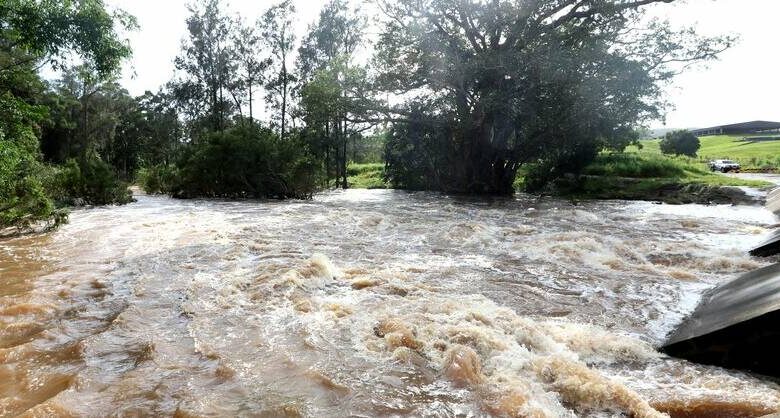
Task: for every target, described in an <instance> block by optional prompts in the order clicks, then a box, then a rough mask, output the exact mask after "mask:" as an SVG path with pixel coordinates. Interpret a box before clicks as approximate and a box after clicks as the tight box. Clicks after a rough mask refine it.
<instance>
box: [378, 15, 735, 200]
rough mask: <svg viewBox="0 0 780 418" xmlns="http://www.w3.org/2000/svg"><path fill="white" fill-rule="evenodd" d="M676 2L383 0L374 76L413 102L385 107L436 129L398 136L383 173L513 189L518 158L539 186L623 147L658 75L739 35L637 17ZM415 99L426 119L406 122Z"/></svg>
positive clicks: (479, 189)
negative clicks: (419, 136)
mask: <svg viewBox="0 0 780 418" xmlns="http://www.w3.org/2000/svg"><path fill="white" fill-rule="evenodd" d="M670 1H671V0H635V1H631V0H584V1H583V0H550V1H528V2H518V1H510V0H495V1H493V0H491V1H488V0H478V1H464V0H393V1H386V2H383V3H382V5H383V11H384V12H385V14H386V16H387V18H386V19H385V27H384V30H383V33H382V34H381V35H380V41H379V44H378V53H377V60H378V69H379V70H380V71H381V74H380V76H379V80H380V82H381V85H382V87H383V88H384V89H385V90H386V91H387V92H390V93H395V94H396V95H400V96H402V97H404V98H405V99H406V101H407V106H404V107H402V108H401V109H389V111H390V112H394V113H395V115H396V119H397V122H396V124H397V125H398V124H412V123H415V124H420V125H425V124H426V122H425V120H426V119H427V120H428V121H429V123H428V125H429V127H428V128H425V129H422V128H423V127H422V126H420V127H418V128H415V129H413V130H412V131H413V132H428V131H429V130H433V132H436V133H435V134H431V135H429V136H428V137H430V138H433V139H435V140H434V141H427V140H426V141H418V140H416V139H415V138H412V137H409V138H403V137H398V138H395V140H394V141H395V143H394V144H393V147H392V148H391V149H389V151H388V152H394V153H397V155H396V156H395V157H398V158H395V157H394V156H389V157H388V158H389V162H390V164H391V166H390V168H389V170H388V172H389V173H391V175H392V174H393V173H396V172H398V173H403V174H404V175H403V176H402V177H403V178H406V179H414V178H419V179H422V180H424V182H433V185H432V186H431V187H433V188H438V189H442V190H447V191H454V192H468V193H498V194H507V193H512V191H513V190H512V180H513V179H514V176H515V174H516V172H517V170H518V169H519V168H520V167H521V166H522V165H524V164H533V165H534V167H535V172H536V173H535V174H536V177H535V178H536V179H538V181H536V182H535V184H536V185H538V186H541V185H543V183H545V182H547V181H549V180H551V179H554V178H556V177H558V176H561V175H564V174H566V173H574V174H576V173H577V172H578V171H579V170H581V169H582V168H583V167H584V166H585V165H587V162H588V161H590V160H592V158H594V157H595V155H596V154H597V153H598V152H599V151H600V150H602V149H604V148H613V149H620V148H624V147H625V145H626V144H628V143H630V142H631V141H632V140H634V139H635V134H634V129H633V128H634V127H636V126H638V125H641V124H642V123H643V122H645V121H649V120H653V119H658V118H659V117H661V116H662V114H663V112H664V109H665V107H666V105H667V103H666V102H665V101H664V98H663V97H662V91H663V90H662V86H663V83H665V82H667V81H668V80H669V79H670V78H671V77H672V76H673V75H674V74H676V73H677V72H678V71H679V70H681V69H683V68H685V67H687V66H689V65H690V64H692V63H696V62H701V61H705V60H709V59H712V58H714V57H715V56H716V55H717V53H718V52H720V51H722V50H723V49H725V48H727V47H728V46H729V45H730V43H731V42H732V41H733V40H732V39H731V38H729V37H702V36H698V35H697V34H696V32H695V31H693V30H672V29H671V28H670V27H669V24H668V23H666V22H660V21H650V23H649V24H648V23H647V20H645V19H643V7H644V6H647V5H650V4H652V3H660V2H670ZM415 107H417V108H418V111H419V112H422V114H424V115H426V117H425V118H417V120H416V121H411V122H410V121H409V115H410V112H411V110H412V109H414V108H415ZM437 126H438V127H437ZM442 126H443V127H445V128H446V129H442ZM396 131H398V132H403V131H404V128H397V129H396ZM443 132H444V133H443ZM442 135H445V136H444V137H442ZM410 148H411V150H413V151H409V149H410ZM415 153H416V154H420V155H421V156H423V157H425V158H422V159H421V158H411V156H412V154H415ZM426 158H427V159H429V160H433V161H436V164H428V163H425V161H426ZM410 161H411V163H408V164H410V165H409V166H408V167H406V168H403V167H394V165H396V166H397V165H398V164H407V162H410ZM396 168H397V169H398V170H396ZM406 169H411V170H412V171H413V173H405V170H406ZM412 174H413V175H412ZM412 183H413V182H412ZM426 187H427V186H426Z"/></svg>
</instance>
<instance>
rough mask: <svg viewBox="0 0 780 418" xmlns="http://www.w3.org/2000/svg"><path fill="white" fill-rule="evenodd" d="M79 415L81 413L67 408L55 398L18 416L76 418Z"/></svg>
mask: <svg viewBox="0 0 780 418" xmlns="http://www.w3.org/2000/svg"><path fill="white" fill-rule="evenodd" d="M55 399H56V398H55ZM78 416H79V415H77V414H75V413H73V411H71V410H69V409H67V408H65V407H64V406H63V405H59V404H58V403H56V402H55V401H54V400H53V399H49V400H47V401H46V402H44V403H42V404H39V405H35V406H34V407H32V408H30V409H28V410H27V411H25V412H24V413H22V414H20V415H18V416H17V418H52V417H56V418H75V417H78Z"/></svg>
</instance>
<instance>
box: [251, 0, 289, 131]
mask: <svg viewBox="0 0 780 418" xmlns="http://www.w3.org/2000/svg"><path fill="white" fill-rule="evenodd" d="M294 18H295V5H294V4H293V2H292V0H283V1H281V2H280V3H277V4H274V5H273V6H271V7H270V8H269V9H268V10H266V12H265V13H264V14H263V15H262V16H261V17H260V20H259V22H258V26H259V28H260V33H261V35H262V39H263V42H264V43H265V46H266V48H267V49H268V54H269V63H270V65H269V66H268V75H267V76H266V84H265V88H266V92H267V95H266V100H267V102H268V104H269V105H271V107H272V108H273V109H274V110H276V112H277V116H276V119H277V120H278V123H279V137H280V138H281V139H282V140H284V139H285V135H286V132H287V120H288V116H289V113H290V100H289V99H290V90H291V87H292V85H293V83H294V82H295V79H296V77H295V74H294V73H293V71H292V70H291V69H290V67H289V66H288V60H289V59H290V56H291V54H292V51H293V50H294V48H295V28H294V26H293V19H294Z"/></svg>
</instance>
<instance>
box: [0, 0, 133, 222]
mask: <svg viewBox="0 0 780 418" xmlns="http://www.w3.org/2000/svg"><path fill="white" fill-rule="evenodd" d="M134 26H135V23H134V20H133V19H132V17H130V16H128V15H127V14H125V13H123V12H110V11H108V10H107V9H106V7H105V6H104V4H103V2H102V1H101V0H82V1H55V0H3V1H1V2H0V228H2V227H5V226H7V225H22V226H24V225H27V224H29V223H31V222H34V221H37V220H45V219H50V218H51V217H52V216H53V214H54V213H53V205H52V202H51V199H50V198H49V197H48V196H47V194H46V191H45V190H44V188H43V186H42V182H41V179H40V176H39V175H38V173H39V171H40V162H39V154H40V151H39V144H38V133H39V130H40V129H39V128H40V125H41V124H42V123H43V121H44V120H45V119H46V116H47V113H48V112H47V108H46V106H44V105H42V104H43V103H46V102H47V99H46V98H45V97H43V93H44V91H45V89H44V87H43V83H41V81H40V78H39V77H38V75H37V70H38V69H39V68H41V67H42V66H43V65H45V64H49V65H51V66H53V67H54V68H63V67H64V66H65V65H66V64H67V61H68V60H69V59H71V58H73V57H74V56H78V57H81V58H83V59H84V63H85V65H86V66H87V67H89V68H90V69H91V71H93V72H94V73H95V74H97V75H98V76H99V77H106V76H109V75H110V74H112V73H114V72H115V71H116V70H118V68H119V65H120V63H121V61H122V60H123V59H124V58H126V57H128V56H129V55H130V48H129V47H128V45H127V42H126V41H125V40H123V39H121V38H120V36H119V31H120V29H130V28H133V27H134ZM65 105H67V104H65Z"/></svg>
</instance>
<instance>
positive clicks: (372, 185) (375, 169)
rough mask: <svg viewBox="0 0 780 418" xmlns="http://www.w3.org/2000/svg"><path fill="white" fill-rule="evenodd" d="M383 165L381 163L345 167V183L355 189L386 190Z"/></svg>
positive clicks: (353, 164) (352, 164)
mask: <svg viewBox="0 0 780 418" xmlns="http://www.w3.org/2000/svg"><path fill="white" fill-rule="evenodd" d="M384 172H385V165H384V164H383V163H367V164H355V163H351V164H349V166H348V167H347V182H348V183H349V187H352V188H355V189H386V188H388V187H389V186H388V184H387V183H386V182H385V180H384Z"/></svg>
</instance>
